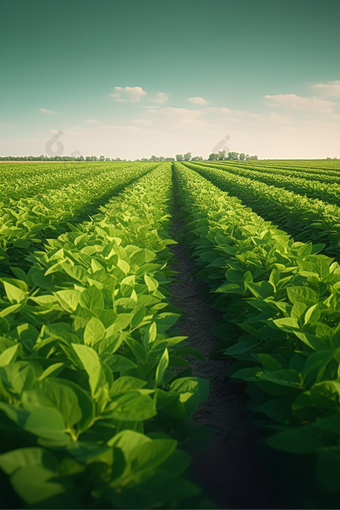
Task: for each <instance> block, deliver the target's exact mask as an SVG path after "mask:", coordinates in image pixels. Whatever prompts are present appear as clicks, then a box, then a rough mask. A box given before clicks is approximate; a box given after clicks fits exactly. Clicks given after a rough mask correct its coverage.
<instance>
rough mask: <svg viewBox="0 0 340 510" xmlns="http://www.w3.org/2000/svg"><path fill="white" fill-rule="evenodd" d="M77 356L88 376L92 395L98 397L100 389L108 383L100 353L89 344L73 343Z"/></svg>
mask: <svg viewBox="0 0 340 510" xmlns="http://www.w3.org/2000/svg"><path fill="white" fill-rule="evenodd" d="M72 347H73V349H74V350H75V351H76V353H77V356H78V357H79V359H80V361H81V362H82V364H83V366H84V368H85V370H86V372H87V374H88V376H89V383H90V388H91V393H92V397H93V398H96V396H97V395H98V393H99V389H100V388H101V387H103V386H104V385H105V384H106V377H105V373H104V371H103V369H102V366H101V363H100V360H99V357H98V354H97V353H96V351H95V350H94V349H92V348H91V347H88V346H87V345H79V344H72Z"/></svg>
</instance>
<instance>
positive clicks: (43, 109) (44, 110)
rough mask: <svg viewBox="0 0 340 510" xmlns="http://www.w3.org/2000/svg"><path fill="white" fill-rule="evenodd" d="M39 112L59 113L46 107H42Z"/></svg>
mask: <svg viewBox="0 0 340 510" xmlns="http://www.w3.org/2000/svg"><path fill="white" fill-rule="evenodd" d="M39 112H41V113H57V112H54V111H52V110H46V108H40V110H39Z"/></svg>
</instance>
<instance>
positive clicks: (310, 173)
mask: <svg viewBox="0 0 340 510" xmlns="http://www.w3.org/2000/svg"><path fill="white" fill-rule="evenodd" d="M229 164H230V163H229ZM224 165H225V167H228V163H227V162H226V163H224ZM237 166H238V167H239V168H243V169H245V170H256V171H259V172H263V173H265V174H274V175H285V176H287V175H291V176H292V177H298V178H303V179H307V180H310V181H312V180H314V179H315V180H317V181H321V182H329V183H331V182H335V183H340V174H339V170H326V171H325V170H321V169H319V168H315V169H313V168H308V167H306V166H304V167H299V168H295V167H283V168H282V167H279V166H273V165H267V164H264V163H263V162H262V164H249V163H244V162H242V161H240V162H238V163H237Z"/></svg>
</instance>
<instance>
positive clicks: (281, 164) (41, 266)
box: [0, 160, 340, 509]
mask: <svg viewBox="0 0 340 510" xmlns="http://www.w3.org/2000/svg"><path fill="white" fill-rule="evenodd" d="M0 182H1V184H0V204H1V213H0V434H1V439H2V441H1V447H0V482H1V487H2V501H1V505H2V506H1V508H23V507H24V508H146V509H147V508H276V507H278V505H283V506H280V508H299V507H301V508H337V507H338V499H339V497H340V486H339V482H338V473H339V470H340V367H339V364H340V325H339V322H340V265H339V264H340V208H339V207H340V161H335V160H329V161H328V160H322V161H321V160H320V161H316V160H315V161H302V160H298V161H289V160H284V161H276V160H271V161H270V160H268V161H228V162H227V161H214V162H210V161H209V162H208V161H204V162H197V161H188V162H175V163H170V162H169V163H148V162H147V163H144V162H143V163H140V162H124V163H122V162H105V163H98V162H91V163H81V164H73V163H53V164H52V163H51V164H49V163H39V164H35V163H31V164H24V163H20V164H17V163H2V164H1V165H0Z"/></svg>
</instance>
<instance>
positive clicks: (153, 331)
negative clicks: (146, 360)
mask: <svg viewBox="0 0 340 510" xmlns="http://www.w3.org/2000/svg"><path fill="white" fill-rule="evenodd" d="M156 336H157V325H156V323H155V322H153V323H152V324H150V326H149V327H148V329H147V330H146V333H144V337H143V345H144V347H145V349H148V348H149V345H150V344H151V343H152V342H154V341H155V340H156Z"/></svg>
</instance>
